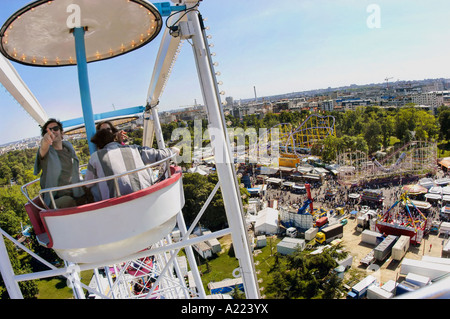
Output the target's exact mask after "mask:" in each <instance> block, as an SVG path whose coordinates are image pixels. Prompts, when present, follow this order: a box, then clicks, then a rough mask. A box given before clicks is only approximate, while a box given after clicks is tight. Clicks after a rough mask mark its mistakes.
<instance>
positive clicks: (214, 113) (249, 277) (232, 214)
mask: <svg viewBox="0 0 450 319" xmlns="http://www.w3.org/2000/svg"><path fill="white" fill-rule="evenodd" d="M187 17H188V21H189V22H191V23H192V26H193V29H194V30H193V31H194V36H193V37H192V42H193V51H194V57H195V60H196V65H197V72H198V76H199V80H200V86H201V89H202V94H203V99H204V103H205V105H206V108H207V112H208V120H209V131H210V134H211V144H212V146H213V150H214V158H215V162H216V169H217V174H218V176H219V180H220V182H221V191H222V196H223V201H224V206H225V211H226V214H227V220H228V222H229V225H230V228H231V229H232V232H231V235H232V240H233V247H234V249H235V252H236V257H237V259H238V260H239V264H240V266H241V269H242V279H243V284H244V289H245V293H246V296H247V298H248V299H259V288H258V282H257V278H256V274H255V269H254V263H253V256H252V253H251V251H250V248H249V239H248V237H247V227H246V223H245V219H244V216H243V207H242V201H241V197H240V191H239V185H238V182H237V177H236V172H235V170H234V162H233V160H232V157H231V151H230V146H229V141H228V134H227V131H226V126H225V120H224V114H223V111H222V109H221V102H220V96H219V91H218V87H217V80H216V78H215V73H214V71H213V66H212V61H211V54H210V52H209V47H208V42H207V40H206V35H205V34H204V30H203V25H202V21H201V16H200V15H199V14H198V12H197V11H194V10H192V11H189V12H188V13H187Z"/></svg>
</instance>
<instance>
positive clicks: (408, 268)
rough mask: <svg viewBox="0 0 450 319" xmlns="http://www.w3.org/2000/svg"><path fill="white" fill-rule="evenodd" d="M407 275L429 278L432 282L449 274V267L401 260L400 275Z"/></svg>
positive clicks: (419, 261)
mask: <svg viewBox="0 0 450 319" xmlns="http://www.w3.org/2000/svg"><path fill="white" fill-rule="evenodd" d="M409 273H413V274H417V275H422V276H425V277H429V278H430V279H431V281H433V280H435V279H439V278H440V277H442V276H444V275H447V274H449V273H450V265H445V264H438V263H433V262H428V261H423V260H415V259H408V258H403V261H402V265H401V268H400V274H402V275H407V274H409Z"/></svg>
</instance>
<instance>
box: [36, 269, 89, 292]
mask: <svg viewBox="0 0 450 319" xmlns="http://www.w3.org/2000/svg"><path fill="white" fill-rule="evenodd" d="M93 273H94V272H93V270H86V271H82V272H81V282H82V283H83V284H85V285H89V282H90V281H91V278H92V274H93ZM36 284H37V285H38V288H39V294H38V296H37V298H38V299H72V298H73V293H72V289H70V288H69V287H67V283H66V278H65V277H52V278H47V279H41V280H36Z"/></svg>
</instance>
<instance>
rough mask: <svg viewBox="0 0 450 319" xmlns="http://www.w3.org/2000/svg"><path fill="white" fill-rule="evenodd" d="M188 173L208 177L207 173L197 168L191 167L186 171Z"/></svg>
mask: <svg viewBox="0 0 450 319" xmlns="http://www.w3.org/2000/svg"><path fill="white" fill-rule="evenodd" d="M188 173H198V174H200V175H208V173H207V172H205V171H203V170H202V169H201V168H199V167H198V166H196V167H192V168H189V169H188Z"/></svg>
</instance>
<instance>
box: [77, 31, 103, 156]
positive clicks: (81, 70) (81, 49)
mask: <svg viewBox="0 0 450 319" xmlns="http://www.w3.org/2000/svg"><path fill="white" fill-rule="evenodd" d="M73 35H74V37H75V52H76V55H77V70H78V84H79V86H80V95H81V106H82V108H83V117H84V124H85V127H86V137H87V140H88V144H89V152H90V153H91V154H93V153H94V152H95V151H96V150H97V148H96V146H95V144H94V143H92V142H91V138H92V136H94V134H95V121H94V112H93V111H92V102H91V92H90V88H89V77H88V69H87V61H86V46H85V42H84V28H83V27H78V28H74V29H73Z"/></svg>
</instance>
